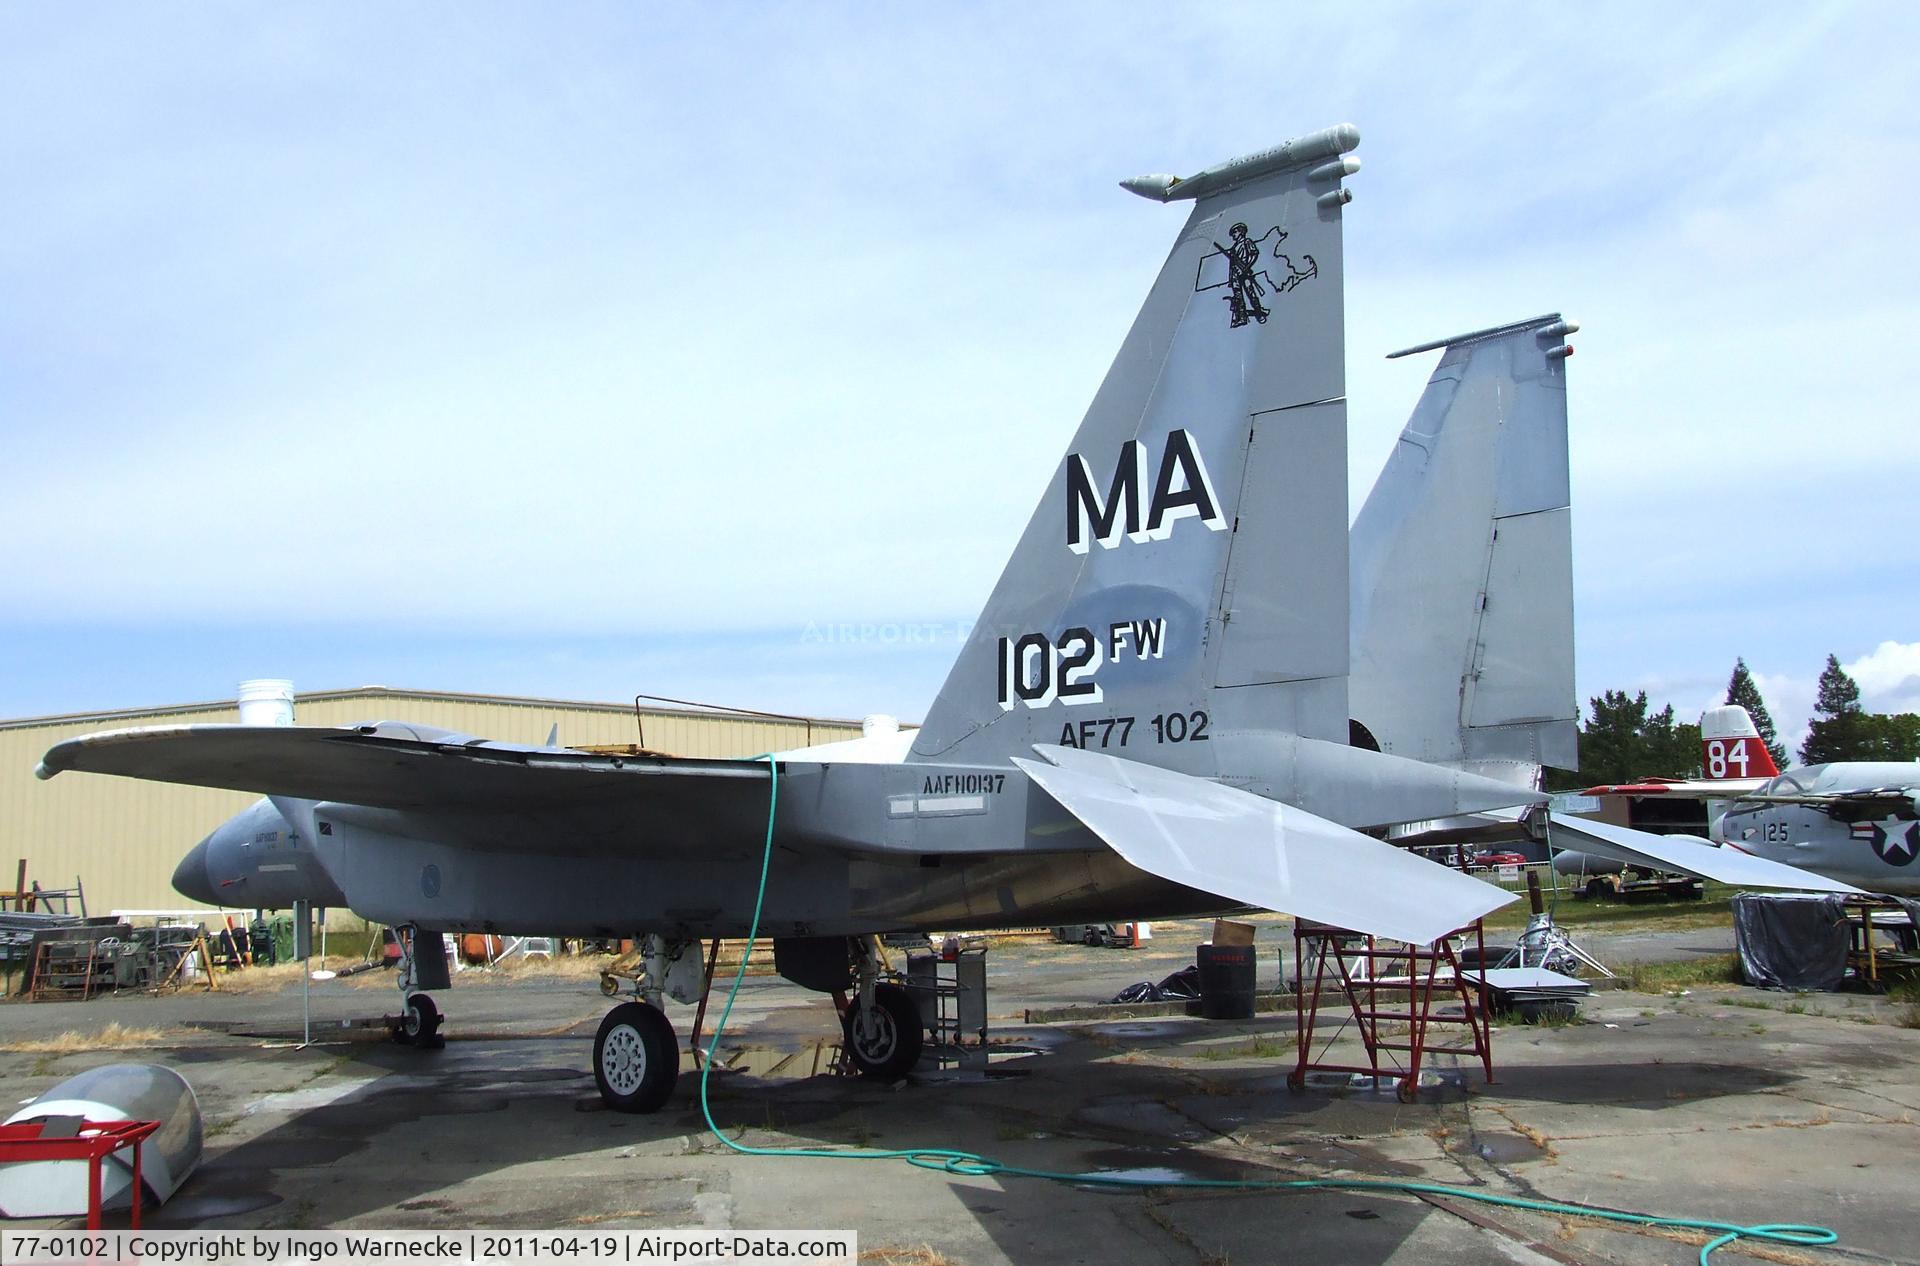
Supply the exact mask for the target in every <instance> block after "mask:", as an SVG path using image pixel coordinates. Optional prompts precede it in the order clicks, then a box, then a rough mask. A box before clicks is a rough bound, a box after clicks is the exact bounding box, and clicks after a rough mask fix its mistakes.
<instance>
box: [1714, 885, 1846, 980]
mask: <svg viewBox="0 0 1920 1266" xmlns="http://www.w3.org/2000/svg"><path fill="white" fill-rule="evenodd" d="M1733 943H1734V946H1735V947H1736V948H1737V949H1738V950H1739V951H1740V970H1741V971H1742V972H1743V973H1744V974H1745V976H1746V981H1747V983H1748V984H1750V985H1758V986H1760V987H1761V988H1762V989H1838V988H1839V987H1840V982H1841V981H1842V980H1843V979H1844V978H1845V976H1846V974H1847V944H1848V936H1847V913H1846V908H1845V906H1844V904H1843V903H1842V901H1841V899H1840V898H1839V897H1837V896H1834V895H1832V894H1827V895H1815V896H1809V895H1804V894H1798V893H1759V892H1743V893H1740V894H1738V895H1736V896H1735V897H1734V898H1733Z"/></svg>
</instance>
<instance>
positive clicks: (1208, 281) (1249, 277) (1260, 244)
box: [1193, 222, 1320, 326]
mask: <svg viewBox="0 0 1920 1266" xmlns="http://www.w3.org/2000/svg"><path fill="white" fill-rule="evenodd" d="M1269 238H1271V239H1273V250H1272V251H1271V252H1268V251H1266V250H1265V249H1264V248H1265V247H1266V244H1267V239H1269ZM1286 240H1287V231H1286V230H1285V229H1283V228H1281V227H1280V226H1279V225H1277V224H1276V225H1275V226H1274V227H1272V228H1270V229H1268V230H1267V231H1266V232H1265V233H1262V234H1261V235H1260V237H1259V238H1258V239H1257V240H1256V239H1253V238H1250V237H1248V236H1247V226H1246V224H1245V223H1243V222H1237V223H1235V224H1234V226H1233V227H1232V228H1230V229H1228V230H1227V241H1226V242H1225V243H1224V244H1222V243H1220V242H1217V241H1216V242H1215V243H1214V244H1213V252H1212V253H1211V254H1208V255H1203V256H1201V257H1200V268H1199V270H1198V272H1197V273H1196V274H1195V275H1194V279H1193V289H1194V293H1196V294H1200V293H1204V292H1205V291H1208V290H1218V289H1220V288H1221V287H1222V286H1224V287H1226V290H1227V293H1226V294H1224V295H1222V296H1221V297H1222V298H1223V299H1225V300H1226V301H1227V306H1228V307H1229V308H1230V309H1231V310H1232V312H1233V320H1232V321H1230V322H1229V323H1228V324H1230V325H1233V326H1242V325H1245V324H1246V323H1247V321H1248V320H1249V319H1251V320H1254V321H1258V322H1259V323H1260V324H1261V325H1265V324H1266V323H1267V318H1268V317H1269V316H1272V315H1273V314H1272V313H1271V312H1269V311H1267V308H1266V305H1265V304H1263V303H1261V302H1260V299H1261V296H1263V295H1265V294H1266V293H1267V292H1268V291H1269V290H1271V291H1272V292H1273V293H1274V294H1276V295H1283V294H1285V293H1287V291H1289V290H1292V289H1293V288H1294V287H1295V286H1297V285H1299V284H1300V283H1301V282H1303V281H1306V280H1307V279H1308V278H1310V277H1318V276H1319V275H1320V266H1319V264H1317V263H1316V262H1314V258H1313V256H1311V255H1302V256H1301V257H1300V260H1301V262H1300V263H1299V264H1295V263H1294V262H1293V258H1292V257H1291V256H1288V255H1283V254H1281V253H1280V244H1281V243H1282V242H1284V241H1286ZM1269 253H1270V254H1271V256H1272V258H1273V259H1275V260H1276V261H1278V262H1279V265H1280V268H1281V269H1282V270H1283V271H1282V273H1281V275H1280V276H1279V277H1277V278H1276V277H1275V276H1274V275H1273V270H1272V269H1269V268H1262V267H1261V266H1260V259H1261V257H1262V256H1263V255H1267V254H1269Z"/></svg>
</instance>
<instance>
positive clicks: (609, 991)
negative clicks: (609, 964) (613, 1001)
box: [600, 971, 620, 998]
mask: <svg viewBox="0 0 1920 1266" xmlns="http://www.w3.org/2000/svg"><path fill="white" fill-rule="evenodd" d="M600 992H601V993H603V994H605V995H607V997H609V998H612V997H615V996H616V995H618V994H619V992H620V978H619V977H618V976H615V975H614V974H613V973H612V972H606V971H603V972H601V973H600Z"/></svg>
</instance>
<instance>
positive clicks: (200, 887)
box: [173, 836, 220, 906]
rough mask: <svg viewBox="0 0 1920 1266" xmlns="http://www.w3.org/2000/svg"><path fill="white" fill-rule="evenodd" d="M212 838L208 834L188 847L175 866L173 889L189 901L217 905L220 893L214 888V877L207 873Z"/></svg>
mask: <svg viewBox="0 0 1920 1266" xmlns="http://www.w3.org/2000/svg"><path fill="white" fill-rule="evenodd" d="M212 839H213V837H212V836H208V837H207V838H206V839H204V840H201V841H200V842H199V843H198V844H195V845H194V846H193V847H192V848H190V849H188V850H187V855H186V856H185V857H183V858H181V859H180V864H179V865H178V866H175V867H174V868H173V890H174V891H175V892H177V893H179V894H180V895H181V896H183V897H185V898H186V899H187V900H189V901H198V902H201V903H202V904H204V905H210V906H217V905H219V904H220V895H219V894H218V893H216V892H215V891H214V890H213V879H212V878H211V877H210V876H209V875H208V874H207V844H208V843H209V842H210V841H211V840H212Z"/></svg>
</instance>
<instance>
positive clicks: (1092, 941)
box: [1080, 928, 1100, 947]
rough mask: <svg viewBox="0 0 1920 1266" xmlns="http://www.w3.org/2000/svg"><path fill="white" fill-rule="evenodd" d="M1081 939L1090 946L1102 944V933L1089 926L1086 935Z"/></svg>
mask: <svg viewBox="0 0 1920 1266" xmlns="http://www.w3.org/2000/svg"><path fill="white" fill-rule="evenodd" d="M1080 940H1081V943H1082V944H1084V945H1087V946H1089V947H1094V946H1098V945H1099V944H1100V933H1098V932H1096V931H1095V930H1094V929H1092V928H1088V929H1087V933H1086V935H1085V936H1083V937H1081V938H1080Z"/></svg>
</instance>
